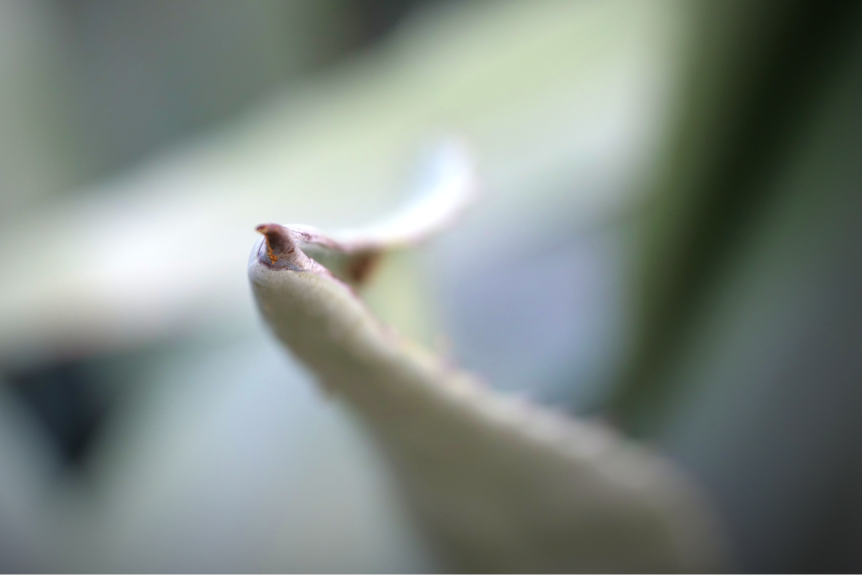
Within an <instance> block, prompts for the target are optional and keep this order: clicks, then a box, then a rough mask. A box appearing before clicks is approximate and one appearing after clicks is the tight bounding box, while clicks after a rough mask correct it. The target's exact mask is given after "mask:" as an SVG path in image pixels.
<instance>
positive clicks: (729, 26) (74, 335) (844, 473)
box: [0, 0, 862, 572]
mask: <svg viewBox="0 0 862 575" xmlns="http://www.w3.org/2000/svg"><path fill="white" fill-rule="evenodd" d="M854 5H855V3H853V2H843V3H842V2H835V3H830V4H829V7H818V6H817V3H815V2H810V1H801V0H794V1H792V2H791V1H788V2H777V1H759V2H742V1H741V0H740V1H736V0H735V1H727V2H704V3H688V2H683V1H681V0H651V1H640V0H628V1H626V0H618V1H617V0H614V1H598V0H579V1H574V0H572V1H542V2H503V1H499V2H443V1H435V0H385V1H376V2H373V1H370V0H353V1H347V0H318V1H275V0H271V1H270V0H249V1H244V2H233V1H228V0H214V1H211V0H208V1H202V0H200V1H199V0H179V1H167V0H157V1H147V2H142V1H126V0H124V1H119V2H108V1H105V0H64V1H60V0H26V1H25V0H3V1H2V2H0V266H2V270H3V271H2V274H0V382H2V385H0V569H2V570H4V571H58V570H59V571H70V572H75V571H95V572H101V571H117V572H123V571H155V572H161V571H175V572H181V571H213V572H225V571H234V572H241V571H310V572H321V571H348V572H365V571H371V572H375V571H385V572H389V571H408V572H418V571H430V570H435V569H439V568H440V566H441V565H440V563H439V562H438V558H437V556H436V553H435V551H434V549H431V548H429V546H428V544H427V542H425V541H424V540H423V538H422V537H421V536H420V535H419V534H418V533H417V532H416V530H415V528H414V527H413V524H412V522H411V519H410V517H408V516H407V515H406V513H405V511H404V510H403V509H402V507H401V504H400V502H399V499H398V497H397V495H396V492H395V489H394V487H393V486H392V484H391V479H390V478H389V477H388V475H386V473H385V472H384V468H383V466H382V465H381V462H380V461H379V458H378V455H377V453H376V452H375V451H374V448H373V446H372V445H370V444H369V442H367V440H366V437H365V435H364V434H363V431H362V429H361V428H360V427H359V426H358V425H356V424H355V422H354V421H353V420H352V419H351V416H350V414H349V413H348V412H346V410H344V409H343V408H342V407H341V406H339V405H338V403H337V402H331V401H328V400H327V399H326V398H325V397H324V396H323V395H322V394H321V393H319V391H318V389H317V387H316V386H315V383H314V382H313V380H312V378H311V377H310V376H309V374H308V373H306V372H305V371H304V370H303V368H302V367H301V366H299V365H298V364H297V363H296V362H295V361H294V360H293V359H292V358H291V357H290V356H289V354H287V353H285V352H284V351H283V350H281V349H280V348H279V347H278V346H277V345H276V344H275V342H273V341H270V338H269V337H268V335H267V334H266V332H265V330H264V328H263V325H262V323H261V322H260V320H259V319H258V317H257V314H256V311H255V310H254V308H253V304H252V300H251V294H250V292H249V289H248V287H247V284H246V282H247V280H246V275H245V265H246V260H247V256H248V251H249V250H250V249H251V246H252V244H253V242H254V240H255V234H254V227H255V226H256V225H257V224H259V223H262V222H268V221H276V222H282V223H306V224H311V225H315V226H320V227H322V228H324V229H335V228H337V227H340V226H354V225H361V224H364V223H367V222H370V221H373V220H374V219H375V218H377V217H380V216H382V215H385V214H386V213H388V211H389V210H391V209H392V208H393V207H395V206H397V205H398V203H399V201H400V199H402V198H403V197H404V196H405V195H407V194H408V193H409V191H410V185H411V184H410V182H411V178H412V174H413V173H414V172H415V170H416V169H417V162H418V161H419V159H420V158H421V157H422V154H423V151H425V150H427V149H428V148H429V147H430V146H433V145H434V142H435V141H437V140H438V139H439V138H440V137H443V136H448V135H452V134H454V135H456V136H459V137H461V138H463V139H464V141H465V142H466V143H467V145H468V146H469V148H470V150H471V152H472V154H473V156H474V159H475V161H476V165H477V171H478V174H479V178H480V183H481V193H480V195H479V198H478V199H477V201H476V202H475V204H474V205H473V206H472V207H471V208H470V210H469V211H468V212H467V213H466V214H465V215H464V217H463V218H461V220H460V221H459V222H458V223H457V225H455V226H453V228H452V229H451V230H449V231H447V232H446V233H444V234H443V235H441V236H440V237H439V238H436V239H435V240H434V241H433V242H430V243H429V244H427V245H425V246H422V248H421V249H419V250H417V251H415V252H411V253H409V254H398V255H396V256H395V257H393V258H392V259H391V261H389V262H387V265H386V267H384V269H382V270H381V274H380V276H379V277H378V278H377V280H376V281H375V282H374V283H373V284H372V285H371V286H370V287H369V288H368V292H367V294H366V297H367V298H368V300H369V302H370V304H371V305H372V307H373V308H374V309H375V311H376V312H377V313H378V314H379V315H381V316H382V317H383V318H384V319H385V320H387V321H388V322H390V323H392V324H394V325H395V326H396V327H397V329H399V330H400V331H402V332H403V333H405V334H408V335H410V336H411V337H414V338H416V339H418V340H420V341H422V342H423V343H425V344H427V345H429V346H432V347H435V348H436V349H438V350H439V351H440V352H441V353H443V354H446V355H448V356H450V357H452V358H453V359H454V360H456V361H457V362H458V363H460V364H461V365H463V366H465V367H466V368H468V369H470V370H472V371H475V372H477V373H478V374H480V375H481V376H482V377H483V378H485V379H487V380H488V381H489V382H490V383H491V384H492V385H494V386H496V387H498V388H499V389H501V390H505V391H507V392H513V393H519V394H524V395H526V396H528V397H530V398H532V399H534V400H535V401H537V402H541V403H545V404H548V405H554V406H558V407H560V408H562V409H565V410H567V411H569V412H571V413H572V414H578V415H596V414H599V413H602V414H605V415H606V416H607V417H608V418H609V419H610V420H611V421H613V422H615V423H617V424H619V425H620V426H621V427H622V428H623V429H626V430H627V431H630V432H631V433H632V434H634V435H638V436H641V437H644V438H646V439H648V440H649V441H652V442H654V443H657V444H659V445H660V446H662V447H663V448H664V449H666V450H667V451H668V452H670V453H671V454H672V455H673V456H674V457H676V459H677V460H678V461H679V462H680V463H681V464H682V465H683V466H684V467H685V468H686V469H688V470H689V471H691V472H692V473H693V474H694V476H695V477H697V478H698V479H700V480H701V482H702V483H703V485H704V486H705V487H706V488H707V490H708V492H709V493H710V495H711V496H712V497H713V500H714V502H715V505H716V509H717V510H718V512H719V515H720V516H721V518H722V519H723V521H724V523H725V524H726V527H727V530H728V533H729V536H730V539H731V542H732V544H733V546H734V552H735V555H736V558H737V560H738V565H739V566H740V568H741V569H743V570H748V571H774V570H785V571H808V570H814V571H829V570H838V571H841V570H854V568H855V569H858V566H859V565H860V556H859V554H858V551H857V549H858V546H857V543H858V541H859V535H860V533H862V531H860V528H862V522H860V519H862V515H860V513H859V512H860V507H859V505H858V501H859V495H860V493H859V487H858V486H859V485H862V483H860V481H859V479H862V477H860V468H859V465H858V463H859V457H858V453H859V448H860V443H859V437H860V431H862V430H860V428H859V425H858V423H856V420H857V418H856V413H857V412H858V407H859V406H860V401H859V400H860V397H859V391H858V390H859V385H858V382H859V377H860V375H862V364H860V363H859V359H858V358H859V357H862V354H859V353H858V350H859V344H860V343H862V337H860V335H862V330H860V327H862V314H860V312H862V305H860V303H859V302H858V301H857V300H858V299H859V298H858V294H859V293H862V292H860V291H859V289H858V288H859V287H862V283H860V280H862V273H860V272H862V258H860V257H859V249H858V248H859V247H862V244H860V242H859V240H860V239H862V238H860V234H859V230H862V226H860V225H859V224H860V223H862V222H860V221H859V219H860V215H862V210H860V209H859V208H860V207H862V206H859V200H858V189H859V186H860V184H862V175H860V166H862V162H860V160H859V158H860V151H862V147H860V146H859V144H860V142H859V137H860V134H862V124H860V119H862V114H860V102H862V90H860V86H862V82H860V71H862V65H860V62H862V61H861V60H860V58H862V44H860V40H862V35H860V34H859V31H860V30H862V20H860V18H859V10H858V9H856V8H855V6H854Z"/></svg>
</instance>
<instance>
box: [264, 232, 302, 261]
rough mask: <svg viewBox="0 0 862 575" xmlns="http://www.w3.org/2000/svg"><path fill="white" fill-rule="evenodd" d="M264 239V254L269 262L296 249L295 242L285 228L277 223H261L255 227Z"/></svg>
mask: <svg viewBox="0 0 862 575" xmlns="http://www.w3.org/2000/svg"><path fill="white" fill-rule="evenodd" d="M255 230H256V231H258V232H260V233H261V234H263V236H264V238H265V239H266V255H267V257H268V258H269V261H270V263H272V264H275V263H276V262H277V261H278V260H279V259H281V258H283V257H286V256H289V255H291V254H292V253H294V252H295V251H296V244H294V243H293V239H292V238H291V237H290V232H288V230H287V228H285V227H284V226H281V225H279V224H261V225H259V226H257V227H256V228H255Z"/></svg>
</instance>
